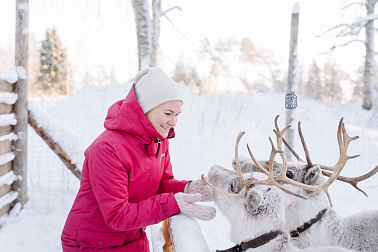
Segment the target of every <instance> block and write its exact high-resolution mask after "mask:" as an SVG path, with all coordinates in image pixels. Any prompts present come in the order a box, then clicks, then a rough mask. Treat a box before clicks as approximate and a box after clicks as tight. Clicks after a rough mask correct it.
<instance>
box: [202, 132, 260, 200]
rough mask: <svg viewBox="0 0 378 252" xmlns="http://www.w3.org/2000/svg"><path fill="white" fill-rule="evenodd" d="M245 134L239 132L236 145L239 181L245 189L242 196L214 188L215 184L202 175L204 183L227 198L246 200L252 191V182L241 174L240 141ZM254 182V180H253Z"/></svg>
mask: <svg viewBox="0 0 378 252" xmlns="http://www.w3.org/2000/svg"><path fill="white" fill-rule="evenodd" d="M244 134H245V132H239V134H238V136H237V138H236V144H235V160H236V167H237V170H238V175H239V179H240V181H241V183H242V185H243V189H242V192H241V194H232V193H228V192H224V191H222V190H220V189H219V188H217V187H216V186H214V185H213V184H211V183H209V182H208V181H206V179H205V177H204V175H203V174H202V176H201V179H202V180H203V182H205V183H206V184H208V185H209V186H211V187H212V188H213V189H214V190H216V191H217V192H220V193H222V194H224V195H226V196H229V197H234V198H245V196H246V195H247V192H248V189H250V188H251V187H252V186H253V184H252V183H251V181H249V180H246V179H244V177H243V174H242V172H241V169H240V162H239V143H240V139H241V138H242V137H243V135H244ZM252 180H253V178H252Z"/></svg>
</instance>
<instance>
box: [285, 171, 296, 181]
mask: <svg viewBox="0 0 378 252" xmlns="http://www.w3.org/2000/svg"><path fill="white" fill-rule="evenodd" d="M286 177H288V178H289V179H293V177H294V174H293V173H292V172H291V171H287V172H286Z"/></svg>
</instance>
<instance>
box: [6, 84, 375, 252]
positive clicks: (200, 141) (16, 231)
mask: <svg viewBox="0 0 378 252" xmlns="http://www.w3.org/2000/svg"><path fill="white" fill-rule="evenodd" d="M130 87H131V82H129V83H125V84H111V85H108V86H100V87H86V88H84V89H82V90H81V91H80V92H78V93H77V94H75V95H72V96H70V97H67V98H65V99H53V98H47V97H42V98H41V99H39V100H33V101H30V109H31V110H32V111H33V113H35V116H36V117H37V120H38V123H39V124H40V125H41V126H43V127H45V128H46V129H48V131H49V133H50V134H51V135H52V136H53V137H54V139H56V140H57V142H58V143H59V144H60V145H61V146H64V148H65V149H66V150H67V151H68V152H69V155H70V158H71V159H73V160H75V162H76V163H77V164H80V163H81V162H82V152H81V151H82V150H83V149H85V148H86V147H87V146H88V145H89V144H90V143H91V142H92V141H93V140H94V138H95V137H96V136H97V135H98V134H100V133H101V132H102V131H103V130H104V128H103V121H104V119H105V116H106V113H107V109H108V107H109V106H110V105H111V104H113V103H114V102H115V101H117V100H119V99H123V98H124V97H126V95H127V92H128V91H129V88H130ZM180 87H181V89H182V92H183V95H184V100H185V103H184V106H183V110H182V113H181V115H180V118H179V122H178V125H177V127H176V128H175V130H176V138H175V139H172V140H171V141H170V148H171V158H172V164H173V171H174V174H175V176H176V178H177V179H199V178H200V176H201V174H206V173H207V172H208V171H209V169H210V167H211V166H212V165H215V164H220V165H223V166H225V167H228V168H230V169H231V161H232V158H233V156H234V147H235V139H236V136H237V134H238V132H239V131H245V132H246V134H245V136H244V137H243V138H242V140H241V143H240V146H239V151H240V156H242V155H243V156H248V152H247V150H246V147H245V144H246V143H248V144H249V146H250V147H251V148H252V151H253V153H254V155H255V157H256V158H258V159H267V158H268V157H269V154H270V149H271V148H270V144H269V141H268V137H269V136H270V137H273V138H274V133H273V128H274V118H275V116H276V115H277V114H279V115H281V117H280V118H279V120H278V124H279V126H280V127H281V128H283V126H284V122H285V118H284V115H285V111H286V110H285V94H284V93H257V92H256V93H249V94H245V95H214V96H209V97H202V98H200V97H198V96H196V95H195V94H193V93H192V92H191V91H190V90H189V89H188V88H187V87H186V86H184V85H182V84H180ZM372 114H373V112H372V111H365V110H362V109H361V101H359V102H356V103H352V104H344V105H339V104H333V105H327V104H325V103H323V102H320V101H317V100H311V99H303V98H302V97H300V96H299V97H298V107H297V109H295V110H293V117H294V118H295V121H294V123H293V124H292V127H293V129H294V132H295V133H294V134H295V135H296V138H295V139H294V149H295V150H296V151H297V152H298V153H299V154H300V155H301V156H302V158H304V155H303V153H302V152H301V144H300V140H299V139H298V137H297V130H296V129H297V123H298V120H300V121H301V123H302V132H303V134H304V137H305V139H306V142H307V146H308V149H309V151H310V154H311V158H312V160H313V162H316V163H322V164H327V165H333V164H335V163H336V162H337V160H338V157H339V151H338V146H337V139H336V130H337V125H338V122H339V120H340V118H341V117H344V122H345V127H346V130H347V132H348V134H349V135H350V136H355V135H358V136H359V137H360V138H359V139H358V140H356V141H353V142H351V143H350V146H349V150H348V154H349V155H357V154H360V155H361V156H360V157H359V158H356V159H352V160H349V161H348V164H347V165H346V167H345V169H344V170H343V171H342V173H341V175H343V176H348V177H355V176H359V175H362V174H364V173H366V172H368V171H369V170H371V169H373V168H374V167H375V166H376V165H377V164H378V155H377V149H378V148H377V147H378V130H377V126H376V125H371V124H369V120H370V118H371V116H372ZM0 121H1V122H2V120H0ZM8 124H9V123H8ZM57 129H59V130H61V133H60V134H59V133H58V130H57ZM4 138H8V139H11V138H12V137H11V136H8V137H4ZM2 141H6V139H2ZM8 154H9V155H12V154H10V153H8ZM8 154H5V155H8ZM9 155H8V158H7V159H6V158H5V157H4V155H3V156H0V164H1V163H2V162H5V159H6V160H8V159H9V158H11V156H9ZM13 155H14V154H13ZM278 161H279V160H278ZM80 167H81V166H80ZM377 179H378V175H375V176H374V177H372V178H370V179H369V180H367V181H363V182H361V183H360V187H361V188H362V189H363V190H365V191H366V193H367V194H368V196H369V197H365V196H364V195H363V194H362V193H360V192H358V191H357V190H355V189H353V188H352V187H351V186H350V185H347V184H345V183H341V182H335V184H333V185H332V186H331V188H330V194H331V197H332V202H333V207H334V208H335V210H336V211H337V212H338V213H339V214H340V215H341V216H348V215H351V214H355V213H358V212H361V211H363V210H376V209H378V184H377ZM3 180H7V179H5V178H2V179H1V181H3ZM28 188H29V192H28V194H29V201H28V202H27V204H26V205H25V207H24V209H23V210H22V211H19V209H17V208H16V209H15V211H14V212H13V211H12V212H11V214H10V215H9V216H5V217H2V218H1V219H0V225H2V228H1V229H0V248H1V251H6V252H24V251H28V252H34V251H36V252H37V251H38V252H51V251H61V246H60V234H61V231H62V228H63V225H64V223H65V220H66V217H67V214H68V212H69V210H70V208H71V206H72V203H73V201H74V199H75V196H76V193H77V190H78V188H79V181H78V179H77V178H76V177H75V176H74V175H73V174H71V173H70V171H68V169H67V168H66V167H65V166H64V165H62V164H61V161H60V160H59V158H58V157H56V155H55V154H54V153H53V152H52V151H51V150H50V149H49V148H48V147H47V145H46V144H45V143H44V142H43V140H41V139H40V138H39V137H38V135H37V134H36V133H35V132H34V131H33V129H31V128H30V127H29V128H28ZM14 197H15V194H10V195H8V196H7V198H1V201H3V202H6V201H9V200H10V199H12V198H14ZM2 204H4V203H2ZM202 204H208V205H214V204H213V203H202ZM0 205H1V204H0ZM18 207H19V206H18ZM181 221H182V223H183V225H188V226H189V227H188V228H186V231H187V232H189V233H190V232H191V233H192V234H195V237H194V238H193V239H190V240H189V241H187V242H189V243H190V244H193V246H196V245H198V244H199V243H198V241H199V240H200V239H202V238H201V236H197V235H199V230H201V232H202V234H203V239H204V240H205V242H206V243H207V246H208V247H209V251H211V252H213V251H215V250H216V249H224V248H229V247H231V246H233V245H235V244H233V242H232V241H230V238H229V237H230V234H229V230H230V229H229V223H228V221H227V219H226V218H225V217H224V216H223V215H222V214H221V213H220V211H219V210H218V211H217V216H216V217H215V219H214V220H212V221H209V222H206V221H200V220H197V222H196V223H193V222H191V221H189V220H188V221H185V220H181ZM178 227H179V225H178ZM160 229H161V224H156V225H153V226H151V227H149V228H147V235H148V236H149V237H150V244H151V246H150V247H151V248H153V247H157V246H159V244H160V245H161V244H162V243H164V238H163V237H162V234H161V233H160V232H159V231H160ZM180 232H181V231H180ZM152 237H153V238H152ZM181 238H182V237H178V239H181ZM152 240H153V241H152ZM155 251H158V250H157V249H156V250H155Z"/></svg>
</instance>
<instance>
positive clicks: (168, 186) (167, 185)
mask: <svg viewBox="0 0 378 252" xmlns="http://www.w3.org/2000/svg"><path fill="white" fill-rule="evenodd" d="M189 182H190V181H187V180H176V179H175V178H174V176H173V172H172V164H171V157H170V155H169V152H168V151H167V153H166V154H165V163H164V171H163V176H162V178H161V181H160V185H159V190H158V192H157V193H158V194H161V193H169V192H171V193H178V192H184V189H185V186H186V184H188V183H189Z"/></svg>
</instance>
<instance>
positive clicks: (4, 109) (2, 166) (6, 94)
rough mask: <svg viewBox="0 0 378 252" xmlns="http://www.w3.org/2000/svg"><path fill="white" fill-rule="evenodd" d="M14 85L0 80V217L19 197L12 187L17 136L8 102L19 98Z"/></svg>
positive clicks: (12, 105)
mask: <svg viewBox="0 0 378 252" xmlns="http://www.w3.org/2000/svg"><path fill="white" fill-rule="evenodd" d="M13 86H14V85H13V84H10V83H8V82H6V81H4V80H0V96H1V97H2V99H1V102H0V216H2V215H4V214H5V213H7V212H8V211H9V210H10V208H11V204H12V203H13V202H14V201H15V200H16V198H17V197H18V194H19V193H18V192H17V191H14V190H12V185H13V183H14V181H15V180H16V179H17V175H16V174H14V171H13V162H14V159H15V154H14V151H13V148H12V145H13V144H12V142H13V140H16V138H17V136H16V135H15V134H14V133H13V125H12V124H15V123H16V118H15V115H14V113H13V112H14V102H7V101H9V100H11V99H12V96H13V97H15V99H16V98H17V96H16V94H15V93H13Z"/></svg>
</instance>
